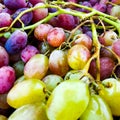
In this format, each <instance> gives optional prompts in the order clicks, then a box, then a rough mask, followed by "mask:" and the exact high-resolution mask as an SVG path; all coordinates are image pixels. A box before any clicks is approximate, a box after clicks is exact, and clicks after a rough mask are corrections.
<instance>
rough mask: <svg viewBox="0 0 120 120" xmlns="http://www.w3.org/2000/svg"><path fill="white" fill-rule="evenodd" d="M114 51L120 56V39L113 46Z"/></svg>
mask: <svg viewBox="0 0 120 120" xmlns="http://www.w3.org/2000/svg"><path fill="white" fill-rule="evenodd" d="M112 50H113V51H114V52H115V53H116V54H117V55H118V56H120V39H118V40H116V41H114V42H113V44H112Z"/></svg>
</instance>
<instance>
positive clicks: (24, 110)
mask: <svg viewBox="0 0 120 120" xmlns="http://www.w3.org/2000/svg"><path fill="white" fill-rule="evenodd" d="M39 119H41V120H48V118H47V115H46V106H45V104H44V103H34V104H27V105H23V106H22V107H20V108H18V109H16V110H15V111H14V112H13V113H12V114H11V115H10V116H9V118H8V120H39Z"/></svg>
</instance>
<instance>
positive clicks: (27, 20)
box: [12, 8, 33, 27]
mask: <svg viewBox="0 0 120 120" xmlns="http://www.w3.org/2000/svg"><path fill="white" fill-rule="evenodd" d="M27 9H28V8H20V9H18V10H17V11H16V12H15V13H14V14H13V16H12V18H13V19H15V18H16V17H17V16H18V15H19V14H20V13H21V12H23V11H25V10H27ZM32 18H33V14H32V12H28V13H25V14H24V15H22V17H21V18H20V20H21V21H22V22H23V24H24V25H25V26H26V25H28V24H29V23H30V22H31V21H32ZM14 26H15V27H21V26H22V24H21V22H20V21H19V20H18V21H16V23H15V24H14Z"/></svg>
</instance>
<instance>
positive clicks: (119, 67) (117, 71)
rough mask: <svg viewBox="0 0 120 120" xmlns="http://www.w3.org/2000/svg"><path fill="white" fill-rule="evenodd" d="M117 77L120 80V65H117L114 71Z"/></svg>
mask: <svg viewBox="0 0 120 120" xmlns="http://www.w3.org/2000/svg"><path fill="white" fill-rule="evenodd" d="M114 73H115V75H116V76H117V77H118V78H120V65H117V66H116V68H115V70H114Z"/></svg>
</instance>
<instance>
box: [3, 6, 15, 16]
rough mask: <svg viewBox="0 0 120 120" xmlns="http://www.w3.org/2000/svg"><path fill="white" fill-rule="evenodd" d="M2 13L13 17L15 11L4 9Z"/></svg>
mask: <svg viewBox="0 0 120 120" xmlns="http://www.w3.org/2000/svg"><path fill="white" fill-rule="evenodd" d="M2 12H3V13H4V12H5V13H8V14H10V15H13V14H14V12H15V10H10V9H8V8H4V9H3V10H2Z"/></svg>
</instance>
